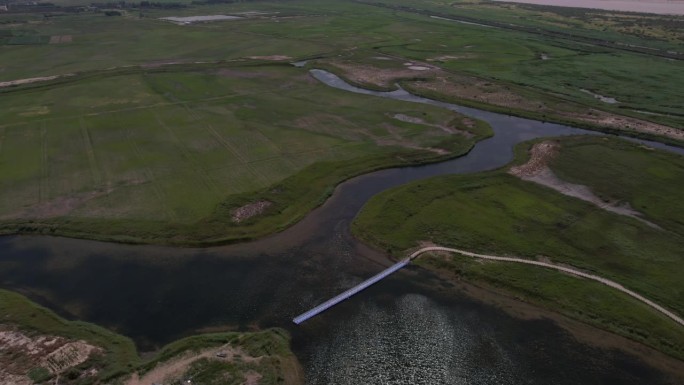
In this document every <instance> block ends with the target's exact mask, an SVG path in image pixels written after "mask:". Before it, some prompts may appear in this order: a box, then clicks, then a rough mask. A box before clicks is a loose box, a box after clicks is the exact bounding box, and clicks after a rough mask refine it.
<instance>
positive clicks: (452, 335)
mask: <svg viewBox="0 0 684 385" xmlns="http://www.w3.org/2000/svg"><path fill="white" fill-rule="evenodd" d="M312 74H313V75H314V76H315V77H316V78H318V79H319V80H321V81H323V82H325V83H326V84H328V85H331V86H333V87H337V88H342V89H345V90H347V91H353V92H360V93H366V94H373V95H377V96H382V97H392V98H396V99H400V100H408V101H413V102H419V103H430V104H434V105H437V106H441V107H444V108H450V109H453V110H456V111H459V112H462V113H464V114H467V115H470V116H472V117H475V118H479V119H483V120H486V121H487V122H489V124H490V125H491V126H492V127H493V129H494V131H495V136H494V137H492V138H490V139H487V140H484V141H482V142H480V143H479V144H478V145H477V146H476V147H475V148H474V149H473V151H471V152H470V153H469V154H468V155H467V156H464V157H462V158H458V159H454V160H450V161H446V162H443V163H439V164H434V165H428V166H421V167H408V168H400V169H390V170H384V171H380V172H375V173H371V174H367V175H364V176H361V177H358V178H355V179H353V180H350V181H348V182H346V183H344V184H342V185H341V186H339V188H338V189H337V190H336V191H335V193H334V195H333V197H332V198H331V199H330V200H329V201H328V202H326V204H324V205H323V206H321V207H320V208H318V209H316V210H315V211H314V212H312V213H311V214H310V215H309V216H307V217H306V218H305V219H304V220H303V221H301V222H300V223H298V224H297V225H295V226H293V227H292V228H290V229H288V230H286V231H284V232H282V233H280V234H276V235H274V236H271V237H268V238H266V239H263V240H260V241H257V242H252V243H246V244H240V245H233V246H226V247H218V248H211V249H177V248H166V247H155V246H130V245H119V244H109V243H102V242H93V241H84V240H73V239H63V238H52V237H17V236H13V237H3V238H0V286H1V287H3V288H8V289H11V290H16V291H18V292H21V293H23V294H25V295H27V296H29V297H30V298H32V299H34V300H36V301H37V302H39V303H41V304H44V305H46V306H47V307H49V308H51V309H53V310H55V311H57V312H59V313H60V314H62V315H64V316H67V317H69V318H77V319H82V320H86V321H90V322H94V323H97V324H100V325H103V326H105V327H108V328H110V329H113V330H116V331H118V332H120V333H123V334H125V335H128V336H130V337H131V338H133V339H135V341H136V343H137V344H138V345H139V346H140V348H141V349H144V350H151V349H154V348H156V347H158V346H160V345H161V344H163V343H166V342H169V341H171V340H174V339H176V338H179V337H182V336H185V335H188V334H192V333H194V332H196V331H198V330H213V329H215V328H223V327H232V328H240V329H248V328H250V327H252V326H259V327H268V326H282V327H285V328H287V329H289V330H290V331H291V332H292V334H293V348H294V349H295V352H296V353H297V355H298V357H299V358H300V360H301V361H302V363H303V365H304V366H305V368H306V372H307V381H308V383H310V384H461V383H463V384H466V383H467V384H643V383H650V384H659V383H668V382H667V379H666V378H665V377H664V376H663V375H662V374H661V373H660V372H658V371H657V370H655V369H653V368H651V367H649V366H648V365H646V364H645V363H643V362H641V361H640V360H638V359H637V358H635V357H633V356H630V355H628V354H625V353H621V352H619V351H615V350H605V349H599V348H594V347H590V346H588V345H585V344H583V343H581V342H579V341H577V340H575V339H574V338H573V337H572V336H571V335H570V334H568V333H567V332H565V331H564V330H563V329H561V328H560V327H559V326H557V325H556V324H555V323H554V322H552V321H550V320H533V321H530V320H521V319H516V318H514V317H511V316H509V315H507V314H506V313H504V312H503V311H501V310H499V309H497V308H495V307H493V306H490V305H486V304H484V303H482V302H479V301H477V300H475V299H472V298H469V297H467V296H466V295H465V294H464V293H462V292H461V291H459V290H457V289H456V288H455V287H453V286H452V285H450V284H449V283H447V282H444V281H443V280H441V279H439V278H438V277H436V276H435V275H433V274H431V273H429V272H427V271H425V270H422V269H419V268H417V267H409V268H408V269H406V270H405V271H401V272H399V273H397V274H395V275H394V276H392V277H390V278H389V279H387V280H385V281H383V282H381V283H379V284H377V285H375V286H374V287H372V288H370V289H369V290H367V291H365V292H363V293H361V294H359V295H358V296H357V297H355V298H353V299H351V300H349V301H346V302H344V303H343V304H341V305H339V306H337V307H335V308H333V309H331V310H329V311H327V312H326V313H324V314H322V315H320V316H318V317H316V318H315V319H312V320H311V321H308V322H307V323H305V324H303V325H301V326H298V327H297V326H295V325H294V324H292V322H291V319H292V318H293V317H294V316H296V315H297V314H299V313H301V312H302V311H304V310H306V309H308V308H310V307H312V306H314V305H316V304H318V303H320V302H322V301H324V300H326V299H327V298H329V297H332V296H334V295H335V294H338V293H339V292H341V291H343V290H345V289H347V288H349V287H351V286H353V285H354V284H356V283H359V282H360V281H362V280H363V279H365V278H367V277H369V276H371V275H373V274H374V273H376V272H378V271H380V270H381V269H382V268H384V267H386V266H389V265H390V264H391V263H392V262H391V261H390V260H389V259H388V258H387V257H386V256H384V255H382V254H380V253H378V252H376V251H373V250H370V249H369V248H367V247H365V246H364V245H362V244H359V243H358V242H356V241H355V240H354V239H353V237H352V236H351V235H350V233H349V225H350V222H351V220H352V219H353V218H354V216H355V215H356V213H357V212H358V211H359V210H360V208H361V207H362V205H363V204H364V203H365V202H366V201H367V200H368V199H369V198H370V197H372V196H373V195H375V194H377V193H379V192H381V191H383V190H385V189H387V188H390V187H394V186H398V185H401V184H404V183H407V182H410V181H413V180H417V179H421V178H426V177H430V176H434V175H441V174H455V173H472V172H479V171H484V170H490V169H493V168H497V167H500V166H503V165H504V164H506V163H507V162H509V161H510V160H511V158H512V149H513V146H514V145H515V144H516V143H519V142H521V141H525V140H529V139H533V138H537V137H544V136H559V135H574V134H587V133H589V132H587V131H584V130H580V129H576V128H571V127H566V126H561V125H557V124H549V123H541V122H536V121H532V120H527V119H521V118H515V117H509V116H504V115H500V114H495V113H490V112H485V111H479V110H475V109H471V108H465V107H459V106H454V105H449V104H446V103H440V102H435V101H430V100H427V99H423V98H418V97H415V96H412V95H409V94H408V93H406V92H404V91H401V90H400V91H396V92H392V93H378V92H371V91H366V90H361V89H357V88H354V87H351V86H349V85H347V84H344V83H343V82H342V81H341V80H340V79H339V78H337V77H335V76H334V75H332V74H329V73H326V72H323V71H315V70H314V71H312ZM592 134H595V133H592ZM649 145H652V146H654V147H661V148H663V147H666V146H663V145H660V144H657V143H649ZM668 149H670V150H672V151H676V152H679V153H682V150H680V149H676V148H668Z"/></svg>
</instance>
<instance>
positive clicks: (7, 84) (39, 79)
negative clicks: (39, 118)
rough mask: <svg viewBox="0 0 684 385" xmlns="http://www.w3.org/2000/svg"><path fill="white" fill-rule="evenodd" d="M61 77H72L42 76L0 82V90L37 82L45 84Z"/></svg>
mask: <svg viewBox="0 0 684 385" xmlns="http://www.w3.org/2000/svg"><path fill="white" fill-rule="evenodd" d="M63 76H73V74H65V75H55V76H42V77H37V78H26V79H17V80H8V81H6V82H0V88H4V87H13V86H20V85H22V84H30V83H37V82H45V81H48V80H54V79H57V78H59V77H63Z"/></svg>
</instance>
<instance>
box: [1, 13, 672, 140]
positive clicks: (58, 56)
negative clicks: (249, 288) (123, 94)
mask: <svg viewBox="0 0 684 385" xmlns="http://www.w3.org/2000/svg"><path fill="white" fill-rule="evenodd" d="M398 4H399V5H402V4H403V5H404V6H411V7H414V8H416V9H421V10H429V11H430V12H435V13H439V14H444V15H447V16H448V15H453V16H460V17H469V18H473V19H477V20H484V21H487V20H489V21H492V22H510V23H516V24H519V25H522V26H525V27H534V28H540V31H542V32H544V31H552V32H563V33H569V34H571V35H573V34H576V35H577V34H578V35H581V36H583V37H584V38H596V39H599V38H600V39H607V40H609V41H611V42H618V43H620V44H623V45H624V46H627V45H630V44H631V45H638V46H641V47H647V48H654V49H659V50H663V51H665V50H670V51H677V52H681V51H682V50H683V49H684V47H682V45H681V44H678V43H676V42H672V41H668V42H666V43H667V44H665V43H663V41H661V40H658V39H656V38H648V39H646V38H638V37H635V36H632V35H628V34H624V33H619V32H616V30H614V28H612V27H610V28H609V27H602V29H600V30H599V29H598V27H597V26H596V25H594V24H595V23H598V21H593V19H592V18H593V17H594V16H592V15H591V14H586V13H581V14H577V12H576V11H574V10H568V11H563V10H562V9H561V10H558V8H553V10H552V11H551V10H549V7H541V8H539V9H536V8H532V9H527V8H525V7H521V6H508V5H502V4H491V3H480V2H477V3H475V4H473V3H471V2H468V3H465V2H463V3H460V4H459V3H456V4H457V6H450V5H449V4H447V3H440V2H427V1H419V2H399V3H398ZM246 11H260V12H266V13H268V15H263V16H258V17H255V16H251V17H248V18H245V19H243V20H233V21H221V22H211V23H198V24H193V25H175V24H173V23H169V22H165V21H162V20H159V18H160V17H165V16H187V15H211V14H239V13H240V12H246ZM601 15H603V14H599V16H600V17H608V16H601ZM599 16H596V17H599ZM23 19H26V20H25V21H26V25H21V24H17V20H19V21H21V20H23ZM670 19H673V20H670ZM679 19H680V18H672V17H665V18H663V19H662V23H669V24H667V25H671V24H672V23H675V24H672V25H678V24H676V23H678V22H680V20H679ZM3 21H4V22H5V23H6V24H3ZM649 23H657V20H655V21H654V20H650V19H649ZM3 25H6V26H4V27H3ZM664 25H665V24H664ZM663 28H665V27H663ZM667 28H671V27H667ZM29 29H30V30H31V31H33V35H30V36H28V35H27V36H19V37H11V38H6V37H3V38H2V39H4V41H6V42H7V41H11V40H12V39H20V40H21V39H24V40H26V39H29V40H31V39H33V40H36V39H39V40H40V39H41V38H42V37H49V36H64V35H70V36H72V38H73V41H72V42H70V43H63V44H42V45H17V46H14V45H7V44H6V45H2V46H0V56H2V58H3V60H2V64H1V65H0V67H1V68H0V81H4V80H14V79H21V78H30V77H36V76H47V75H58V74H66V73H84V72H89V71H95V70H103V69H107V68H113V67H124V66H149V65H159V64H163V63H170V62H185V63H188V62H196V61H221V60H239V59H244V58H246V57H249V56H269V55H285V56H290V57H292V58H295V59H301V58H310V57H321V56H324V57H336V56H338V55H347V54H349V53H350V52H354V51H356V50H361V49H372V50H375V51H376V52H381V53H382V52H384V53H389V54H393V55H398V56H400V57H403V58H405V59H407V60H427V59H431V58H435V57H438V56H445V55H447V56H448V55H451V56H460V57H461V58H459V59H454V60H445V61H440V62H435V63H434V64H436V65H439V66H440V67H443V68H445V69H447V70H450V71H454V72H456V73H463V74H472V75H477V76H480V77H483V78H486V79H490V80H491V81H493V82H500V83H502V84H503V85H506V84H517V85H520V86H522V87H525V88H530V89H531V90H535V91H538V92H539V94H538V95H536V96H535V98H536V99H538V100H540V102H543V101H545V100H546V99H553V98H558V97H560V98H564V99H567V100H569V101H573V102H577V103H580V104H581V105H584V106H592V107H595V108H600V109H604V110H607V111H612V112H616V113H623V114H628V115H630V116H634V117H637V118H641V119H646V120H652V121H656V122H659V123H662V124H666V125H671V126H674V127H677V128H681V127H683V126H684V121H683V119H684V118H682V114H681V106H680V104H681V103H678V102H677V101H679V100H684V94H683V93H682V92H683V91H682V90H684V74H683V71H680V70H679V67H680V63H679V61H677V60H671V59H666V58H662V57H657V56H653V55H645V54H641V53H635V52H628V51H624V50H619V49H613V48H606V47H602V46H599V45H592V44H590V43H587V42H586V41H575V40H573V39H572V37H568V38H562V37H558V36H549V35H548V34H544V33H542V32H539V33H531V32H521V31H513V30H507V29H499V28H487V27H481V26H476V25H469V24H462V23H457V22H453V21H446V20H438V19H434V18H430V17H428V16H427V15H425V14H420V13H416V12H404V11H394V10H391V9H387V8H382V7H378V6H373V5H369V4H362V3H356V2H347V1H335V0H324V1H312V0H299V1H287V2H261V1H259V2H239V3H234V4H215V5H190V6H188V7H187V8H181V9H172V10H164V9H139V10H135V9H129V10H128V11H127V14H126V16H124V17H107V16H105V15H104V14H101V13H92V12H84V13H81V14H72V15H65V16H60V17H53V18H50V19H49V20H48V19H46V20H41V19H36V18H35V16H34V15H31V14H27V15H22V14H18V15H14V14H13V15H0V36H4V35H3V33H4V34H7V33H13V32H12V31H15V30H16V31H19V30H29ZM7 31H10V32H7ZM43 40H44V39H43ZM664 44H665V45H664ZM541 54H546V55H547V56H548V60H542V59H541ZM372 55H373V53H371V56H372ZM369 57H370V56H369ZM581 89H587V90H590V91H593V92H595V93H598V94H601V95H604V96H608V97H613V98H616V99H617V100H618V101H620V103H619V104H617V105H609V104H606V103H603V102H601V101H598V100H596V99H595V98H594V97H592V96H591V95H589V94H587V93H584V92H582V91H581ZM639 111H641V112H639ZM648 112H653V113H655V114H649V113H648Z"/></svg>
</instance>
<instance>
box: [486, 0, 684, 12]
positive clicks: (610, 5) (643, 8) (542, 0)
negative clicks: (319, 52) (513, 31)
mask: <svg viewBox="0 0 684 385" xmlns="http://www.w3.org/2000/svg"><path fill="white" fill-rule="evenodd" d="M494 1H498V2H506V3H523V4H534V5H551V6H557V7H572V8H590V9H602V10H606V11H624V12H641V13H653V14H659V15H679V16H682V15H684V0H646V1H639V0H494Z"/></svg>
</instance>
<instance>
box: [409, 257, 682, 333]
mask: <svg viewBox="0 0 684 385" xmlns="http://www.w3.org/2000/svg"><path fill="white" fill-rule="evenodd" d="M428 251H446V252H449V253H457V254H461V255H465V256H468V257H473V258H480V259H488V260H492V261H502V262H515V263H522V264H526V265H535V266H541V267H546V268H548V269H554V270H558V271H562V272H564V273H569V274H572V275H576V276H578V277H582V278H587V279H591V280H593V281H596V282H599V283H602V284H604V285H606V286H610V287H612V288H614V289H617V290H619V291H621V292H623V293H625V294H627V295H629V296H631V297H633V298H636V299H638V300H639V301H641V302H643V303H645V304H647V305H648V306H650V307H652V308H654V309H656V310H657V311H659V312H661V313H662V314H665V315H666V316H668V317H669V318H671V319H672V320H674V321H675V322H677V323H678V324H680V325H682V326H684V319H682V318H680V317H679V316H677V315H676V314H674V313H673V312H671V311H669V310H667V309H665V308H664V307H662V306H660V305H658V304H657V303H655V302H653V301H651V300H650V299H648V298H644V297H643V296H641V295H639V294H638V293H635V292H633V291H631V290H629V289H627V288H625V287H624V286H622V285H620V284H619V283H617V282H614V281H611V280H609V279H606V278H603V277H599V276H598V275H593V274H587V273H585V272H582V271H580V270H576V269H573V268H570V267H565V266H558V265H555V264H553V263H547V262H539V261H532V260H529V259H524V258H513V257H498V256H495V255H484V254H476V253H471V252H469V251H465V250H459V249H452V248H450V247H442V246H428V247H423V248H422V249H419V250H417V251H415V252H413V253H412V254H411V255H410V256H409V258H410V259H414V258H416V257H417V256H419V255H420V254H423V253H426V252H428Z"/></svg>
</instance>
